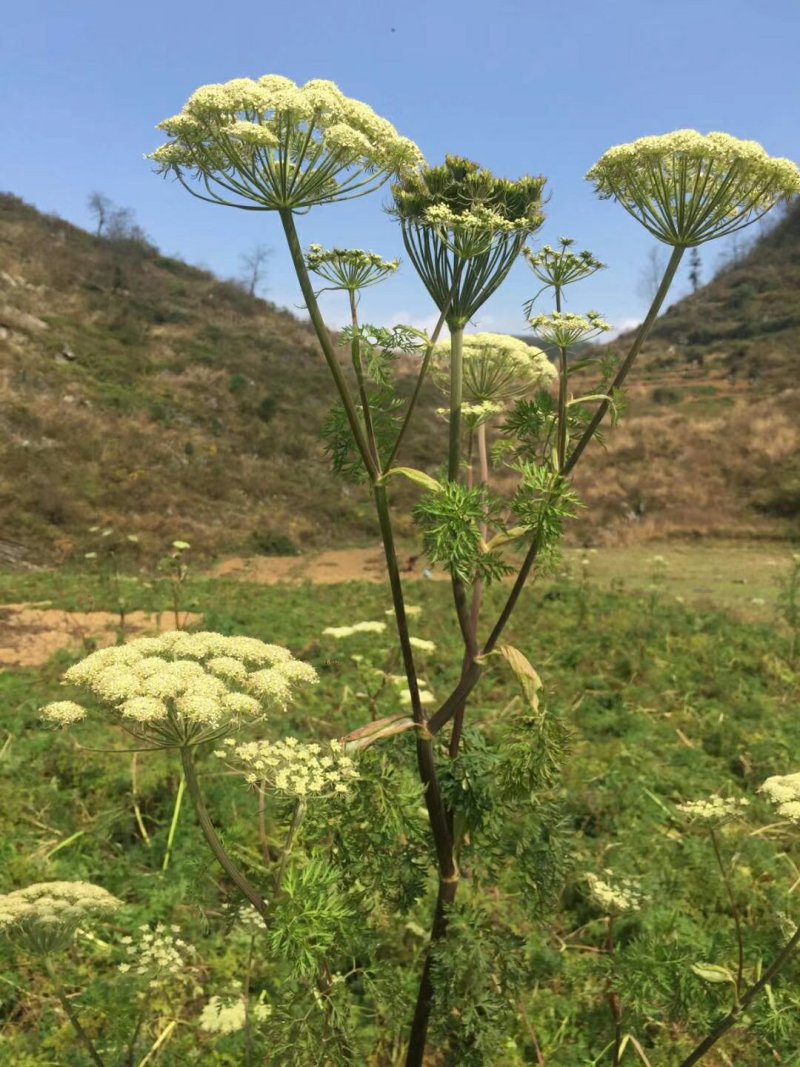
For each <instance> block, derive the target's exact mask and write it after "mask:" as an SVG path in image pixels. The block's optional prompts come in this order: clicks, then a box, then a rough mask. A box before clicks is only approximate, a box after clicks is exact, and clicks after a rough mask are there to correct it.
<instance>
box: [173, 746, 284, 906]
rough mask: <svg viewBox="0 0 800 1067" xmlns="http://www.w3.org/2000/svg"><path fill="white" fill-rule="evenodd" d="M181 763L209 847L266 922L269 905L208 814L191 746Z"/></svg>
mask: <svg viewBox="0 0 800 1067" xmlns="http://www.w3.org/2000/svg"><path fill="white" fill-rule="evenodd" d="M181 763H182V764H183V774H184V777H185V779H186V791H187V792H188V794H189V799H190V800H191V802H192V805H193V807H194V810H195V812H196V813H197V821H198V822H199V823H200V829H201V830H202V831H203V835H204V837H205V839H206V841H207V842H208V847H209V848H210V849H211V851H212V852H213V853H214V855H215V856H216V858H217V861H218V863H219V865H220V867H222V869H223V870H224V871H225V873H226V874H227V875H228V877H229V878H230V880H231V881H232V882H233V884H234V885H235V886H236V888H237V889H238V890H239V892H240V893H242V895H243V896H245V897H246V898H247V899H248V900H249V901H250V903H251V904H252V905H253V907H254V908H255V909H256V911H257V912H258V914H259V915H260V916H261V918H262V919H263V920H264V922H266V920H267V905H266V903H265V902H264V900H263V898H262V897H261V894H260V893H259V892H258V890H257V889H256V888H255V886H254V885H253V884H252V883H251V882H250V880H249V879H248V878H247V877H245V875H244V874H243V873H242V872H241V871H240V870H239V868H238V867H237V866H236V865H235V864H234V862H233V861H232V860H231V858H230V856H229V855H228V853H227V852H226V851H225V849H224V848H223V847H222V842H221V841H220V839H219V837H218V836H217V831H216V830H215V829H214V824H213V823H212V822H211V816H210V815H209V814H208V808H206V804H205V801H204V800H203V794H202V793H201V791H200V782H199V780H198V778H197V768H196V767H195V763H194V753H193V751H192V749H191V748H187V747H184V748H181Z"/></svg>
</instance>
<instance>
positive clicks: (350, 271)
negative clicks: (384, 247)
mask: <svg viewBox="0 0 800 1067" xmlns="http://www.w3.org/2000/svg"><path fill="white" fill-rule="evenodd" d="M306 266H307V267H308V269H309V270H310V271H313V273H314V274H318V275H319V277H320V278H324V279H325V281H326V282H328V283H329V285H330V287H331V288H332V289H346V290H348V291H349V292H352V293H355V292H358V290H359V289H366V288H367V286H368V285H376V284H377V283H378V282H382V281H383V280H384V279H385V278H388V277H389V276H390V275H392V274H394V272H395V271H396V270H397V268H398V267H399V266H400V260H399V259H383V258H382V257H381V256H379V255H377V253H375V252H365V251H363V249H361V248H331V249H324V248H323V247H322V246H321V245H311V246H310V247H309V249H308V252H307V253H306Z"/></svg>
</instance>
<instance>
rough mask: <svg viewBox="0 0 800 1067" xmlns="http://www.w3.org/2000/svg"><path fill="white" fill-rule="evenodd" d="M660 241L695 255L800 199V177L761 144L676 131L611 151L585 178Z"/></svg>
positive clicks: (726, 135) (798, 172)
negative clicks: (694, 249) (699, 247)
mask: <svg viewBox="0 0 800 1067" xmlns="http://www.w3.org/2000/svg"><path fill="white" fill-rule="evenodd" d="M586 177H587V179H588V180H589V181H591V182H594V185H595V190H596V192H597V194H598V195H599V196H600V197H601V198H602V199H607V198H609V197H612V196H613V197H614V198H615V199H616V200H617V201H619V203H620V204H622V206H623V207H624V208H625V210H626V211H628V212H629V213H630V214H631V215H633V217H634V218H635V219H637V220H638V221H639V222H641V224H642V225H643V226H644V227H645V228H646V229H647V230H649V231H650V233H652V234H653V235H654V236H655V237H657V238H658V239H659V240H660V241H664V242H665V243H666V244H669V245H677V246H683V247H689V246H692V245H699V244H702V243H703V242H704V241H711V240H713V239H714V238H716V237H722V236H724V235H725V234H728V233H732V232H733V231H734V230H738V229H741V227H742V226H747V225H748V224H749V223H751V222H755V221H756V220H757V219H758V218H760V217H761V216H762V215H763V214H765V213H766V212H767V211H769V210H770V208H772V207H774V206H775V205H776V204H777V203H779V202H780V201H781V200H788V199H789V198H790V197H792V196H796V195H797V194H798V193H800V170H798V168H797V167H796V166H795V164H794V163H792V162H791V161H790V160H788V159H773V158H771V157H770V156H768V155H767V153H766V152H765V151H764V149H763V148H762V147H761V145H760V144H758V143H757V142H756V141H740V140H738V139H737V138H736V137H731V136H730V135H729V134H727V133H709V134H707V135H706V136H703V134H700V133H698V132H697V130H675V131H674V132H673V133H668V134H664V135H662V136H658V137H640V138H639V140H637V141H634V142H633V143H632V144H623V145H617V146H616V147H615V148H610V149H609V150H608V151H607V152H606V153H605V154H604V155H603V156H601V158H600V159H599V160H598V161H597V163H595V165H594V166H593V167H592V169H591V170H590V171H589V172H588V174H587V175H586Z"/></svg>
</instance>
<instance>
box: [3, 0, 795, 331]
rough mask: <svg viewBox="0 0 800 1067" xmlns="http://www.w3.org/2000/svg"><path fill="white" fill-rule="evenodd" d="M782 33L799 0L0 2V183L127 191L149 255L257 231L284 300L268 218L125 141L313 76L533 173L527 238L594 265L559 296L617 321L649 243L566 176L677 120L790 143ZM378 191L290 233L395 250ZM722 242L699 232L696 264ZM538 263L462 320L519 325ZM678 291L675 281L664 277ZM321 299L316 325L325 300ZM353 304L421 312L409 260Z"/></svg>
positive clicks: (422, 141)
mask: <svg viewBox="0 0 800 1067" xmlns="http://www.w3.org/2000/svg"><path fill="white" fill-rule="evenodd" d="M798 41H800V3H798V0H602V2H601V0H569V2H568V3H547V4H545V3H542V2H541V0H525V2H508V0H505V2H504V0H496V2H494V3H479V2H478V0H458V2H456V0H404V2H403V3H392V4H387V3H381V2H380V0H378V2H376V3H375V4H374V5H372V6H369V5H368V4H367V3H366V2H365V0H340V2H338V3H335V2H322V0H302V2H298V3H295V4H290V3H285V2H284V3H282V4H280V5H278V4H274V3H272V2H270V0H262V2H260V3H258V4H248V5H238V6H234V5H230V6H228V5H225V4H220V3H219V2H217V3H210V2H208V0H193V2H192V3H191V4H190V3H188V2H185V0H162V2H160V3H155V2H153V0H139V2H138V3H136V4H122V3H116V2H114V0H71V2H67V0H59V2H55V0H51V2H45V0H26V2H25V3H17V4H13V5H9V7H8V8H7V9H6V10H5V11H4V15H3V34H2V39H0V98H2V100H3V107H2V110H1V111H0V144H1V145H2V146H3V148H2V170H0V189H4V190H7V191H10V192H13V193H15V194H17V195H18V196H21V197H22V198H23V199H25V200H27V201H29V202H31V203H33V204H35V205H36V206H37V207H39V208H41V209H42V210H45V211H54V212H57V213H58V214H60V215H61V216H62V217H64V218H66V219H68V220H70V221H71V222H75V223H77V224H79V225H83V226H86V227H90V225H91V217H90V214H89V211H88V207H87V198H88V195H89V193H90V192H92V190H99V191H101V192H103V193H105V194H106V195H107V196H109V197H110V198H111V199H112V200H113V201H115V202H116V203H117V204H119V205H122V206H126V207H131V208H132V209H133V210H134V211H135V214H136V219H137V221H138V222H139V223H140V225H142V226H143V227H144V229H145V230H146V231H147V233H148V234H149V235H150V237H151V238H152V239H153V240H154V241H155V243H156V244H158V246H159V247H160V248H161V249H162V251H164V252H165V253H167V254H179V255H181V256H182V257H183V258H185V259H186V260H187V261H189V262H191V263H196V264H200V265H203V266H206V267H208V268H210V269H212V270H214V271H215V272H216V273H218V274H220V275H222V276H226V277H229V276H233V275H236V274H239V273H241V264H240V260H239V257H240V255H241V254H242V253H243V252H245V251H247V250H248V249H250V248H252V247H253V246H255V245H257V244H266V245H267V246H269V247H270V248H271V249H272V250H273V254H272V257H271V260H270V264H269V278H268V281H267V291H266V295H267V296H268V298H269V299H271V300H274V301H275V302H276V303H277V304H280V305H285V306H288V307H296V306H297V305H298V303H299V300H300V296H299V291H298V288H297V285H296V283H295V281H294V278H293V274H292V270H291V266H290V263H289V260H288V255H287V254H286V252H285V249H284V245H283V236H282V231H281V229H280V224H279V221H278V219H277V217H276V216H275V215H274V214H272V213H264V214H263V215H260V214H258V215H257V214H253V213H250V212H242V211H236V210H234V209H230V208H223V207H218V206H212V205H209V204H204V203H202V202H200V201H197V200H195V199H194V198H192V197H190V196H189V195H188V194H187V193H186V192H185V191H184V190H182V189H181V188H180V187H179V186H177V185H175V184H174V183H172V182H169V181H165V180H164V179H163V178H160V177H158V176H156V175H155V174H154V173H153V169H152V165H151V164H150V163H148V162H147V161H145V160H144V159H143V154H144V153H146V152H148V151H152V150H153V149H154V148H156V147H157V146H158V145H159V144H160V143H161V142H162V141H163V140H164V138H163V135H162V134H161V133H160V132H159V131H157V130H155V129H154V127H155V125H156V123H157V122H158V121H160V120H161V119H163V118H166V117H168V116H170V115H173V114H175V113H176V112H177V111H179V110H180V109H181V107H182V106H183V104H184V102H185V101H186V99H187V97H188V96H189V95H190V93H191V92H192V91H193V90H194V89H195V88H197V87H198V86H199V85H203V84H207V83H209V82H220V81H227V80H228V79H230V78H234V77H258V76H260V75H262V74H266V73H277V74H283V75H286V76H288V77H290V78H292V79H293V80H294V81H297V82H301V83H302V82H304V81H307V80H308V79H310V78H328V79H331V80H332V81H335V82H337V83H338V85H339V86H340V88H341V89H342V90H343V91H344V92H345V93H346V94H347V95H348V96H353V97H356V98H358V99H361V100H364V101H365V102H367V103H368V104H370V105H371V106H372V107H373V108H374V109H375V110H376V111H377V112H378V113H379V114H381V115H384V116H385V117H386V118H388V119H389V120H390V121H392V122H393V123H394V124H395V126H396V127H397V128H398V130H399V131H400V132H401V133H403V134H405V135H406V136H408V137H411V138H412V139H413V140H414V141H416V142H417V144H418V145H419V146H420V148H421V149H422V151H423V152H424V154H425V156H426V158H427V159H428V160H429V162H431V163H439V162H441V161H442V158H443V157H444V155H445V154H446V153H448V152H452V153H456V154H459V155H465V156H468V157H470V158H473V159H475V160H476V161H478V162H479V163H481V165H483V166H487V167H490V168H491V169H492V170H493V171H495V173H497V174H499V175H502V176H505V177H510V178H515V177H518V176H520V175H521V174H526V173H528V174H542V175H545V176H546V177H547V179H548V182H547V186H546V191H547V193H548V195H549V196H550V200H549V203H548V204H547V208H546V214H547V218H546V222H545V224H544V226H543V228H542V229H541V230H540V231H539V234H538V235H537V243H538V244H542V243H551V244H555V243H556V241H557V240H558V237H559V236H560V235H562V234H563V235H565V236H571V237H574V238H575V240H576V247H577V248H578V249H581V248H589V249H591V250H592V251H593V252H594V254H595V255H597V256H598V257H599V258H600V259H601V260H602V261H603V262H605V263H606V264H608V268H609V269H608V270H606V271H603V272H600V273H599V274H597V275H595V276H594V277H593V278H591V279H588V280H587V281H585V282H583V283H581V284H580V285H576V286H575V287H573V288H572V289H571V290H570V291H569V292H568V294H567V297H568V302H567V308H568V310H573V311H585V310H588V309H589V308H596V309H597V310H599V311H601V312H602V313H603V314H604V315H605V317H606V318H608V319H609V320H610V321H612V322H613V323H615V324H617V325H620V326H621V325H624V324H629V323H631V322H632V321H634V320H636V319H637V318H638V317H640V316H641V315H642V313H643V310H644V300H643V298H642V297H641V296H640V295H638V293H637V289H639V288H640V287H641V286H640V282H641V276H642V272H643V269H644V267H645V264H646V261H647V257H648V254H649V250H650V249H651V248H652V247H653V246H654V245H656V246H657V242H655V241H654V239H653V238H652V237H650V235H649V234H647V233H646V231H644V230H643V229H642V228H641V227H640V226H639V224H638V223H636V222H635V221H634V220H633V219H632V218H631V217H630V216H628V215H627V214H626V212H625V211H623V209H622V208H620V207H619V206H618V205H616V204H614V203H613V202H611V201H601V200H598V199H597V198H596V196H595V195H594V193H593V192H592V187H591V185H590V183H588V182H586V181H585V180H584V177H583V175H584V174H585V173H586V171H587V170H588V169H589V167H590V166H591V165H592V164H593V163H594V162H595V161H596V160H597V158H598V157H599V156H600V155H602V153H603V152H604V151H605V150H606V149H607V148H609V147H610V146H612V145H615V144H619V143H622V142H626V141H631V140H634V139H636V138H637V137H641V136H644V135H646V134H657V133H666V132H668V131H670V130H673V129H679V128H683V127H691V128H695V129H698V130H700V131H701V132H703V133H707V132H709V131H711V130H722V131H725V132H727V133H730V134H732V135H734V136H736V137H742V138H747V139H753V140H757V141H760V142H761V143H762V144H763V145H764V147H765V148H766V149H767V151H768V152H770V153H771V154H773V155H778V156H787V157H789V158H793V159H794V160H795V161H797V160H798V159H800V109H799V108H798V106H797V105H798V102H799V101H800V74H798V66H797V44H798ZM387 200H388V196H387V193H386V192H385V191H381V192H379V193H377V194H373V195H371V196H369V197H367V198H364V199H362V200H358V201H356V202H354V203H352V204H332V205H326V206H324V207H319V208H316V209H314V210H313V211H312V212H311V213H310V214H309V215H307V216H305V217H303V218H301V219H300V220H299V228H300V235H301V240H302V241H303V243H304V244H310V243H312V242H318V243H320V244H322V245H325V246H331V245H333V244H337V245H342V244H344V245H348V246H350V247H363V248H368V249H371V250H374V251H378V252H380V253H382V254H383V255H385V256H388V257H393V256H401V257H402V253H403V249H402V242H401V240H400V236H399V232H398V230H397V227H396V224H395V223H394V222H393V221H392V220H391V219H390V218H389V217H387V216H386V214H385V213H384V211H383V208H384V206H385V205H386V203H387ZM752 232H753V231H752V230H746V231H744V234H745V235H747V234H749V233H752ZM723 250H724V246H723V245H722V244H721V243H720V242H717V243H715V244H713V245H707V246H705V247H704V248H703V249H701V253H702V260H703V270H704V276H705V277H708V275H709V274H710V273H711V270H712V269H713V268H714V266H715V265H716V264H718V262H719V258H720V254H721V253H722V252H723ZM535 281H536V280H535V278H534V277H533V275H532V274H531V273H530V272H529V270H528V268H527V267H526V266H525V265H524V264H523V263H522V262H520V263H519V264H518V265H517V266H516V267H515V268H514V270H513V272H512V274H511V276H510V278H509V279H508V281H507V282H506V284H505V285H504V287H503V288H502V289H501V290H500V291H499V292H498V293H497V294H496V295H495V296H494V297H493V298H492V299H491V300H490V301H489V303H487V304H486V305H485V306H484V308H483V309H481V311H480V312H479V313H478V317H477V319H476V322H475V324H474V328H477V329H486V330H492V331H498V332H505V331H508V332H515V333H516V332H521V331H523V330H524V328H525V323H524V319H523V317H522V311H521V304H522V302H523V301H524V300H525V299H527V298H529V297H530V296H532V295H533V293H534V292H535V290H536V287H537V286H535ZM686 291H687V284H686V282H685V280H683V279H682V280H681V281H680V282H679V283H678V285H677V288H676V290H674V291H673V293H674V296H679V295H682V294H683V293H684V292H686ZM326 300H327V301H328V302H327V303H326V304H325V305H324V306H325V307H326V310H327V311H328V312H329V314H330V316H331V319H332V321H337V319H338V318H339V317H343V314H342V312H343V309H340V307H339V305H338V304H337V303H336V302H335V300H334V299H333V298H326ZM363 309H364V311H363V314H364V318H365V319H369V320H371V321H373V322H381V323H384V324H389V323H394V322H397V321H413V322H414V323H416V324H419V325H424V324H427V323H428V322H430V321H432V320H433V318H435V316H434V315H433V313H432V308H431V305H430V301H429V298H428V297H427V294H426V293H425V291H424V289H423V288H422V285H421V283H420V282H419V281H418V280H417V278H416V275H415V274H414V271H413V268H411V266H410V264H405V265H404V269H402V270H401V272H400V273H399V274H398V276H396V278H394V279H392V280H391V281H389V282H387V283H385V284H384V285H382V286H379V287H376V288H374V289H372V290H370V291H368V293H367V294H365V296H364V302H363ZM541 310H543V311H547V310H550V308H549V307H548V306H547V305H542V306H541Z"/></svg>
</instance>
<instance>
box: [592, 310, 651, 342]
mask: <svg viewBox="0 0 800 1067" xmlns="http://www.w3.org/2000/svg"><path fill="white" fill-rule="evenodd" d="M641 322H642V320H641V319H640V318H638V317H636V316H634V315H627V316H623V317H622V318H621V319H617V321H616V322H615V324H614V329H613V330H612V331H611V333H605V334H602V335H601V336H600V337H599V338H598V340H599V341H614V340H616V338H617V337H619V335H620V334H622V333H627V332H628V331H629V330H635V329H636V327H637V326H639V325H640V324H641Z"/></svg>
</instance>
